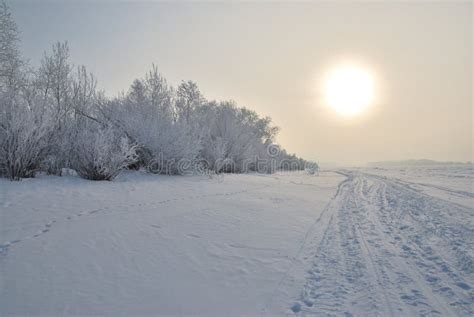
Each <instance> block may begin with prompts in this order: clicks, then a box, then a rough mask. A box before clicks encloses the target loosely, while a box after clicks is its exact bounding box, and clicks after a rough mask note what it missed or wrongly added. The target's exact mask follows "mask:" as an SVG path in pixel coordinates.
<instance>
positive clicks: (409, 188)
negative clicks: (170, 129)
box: [0, 165, 474, 316]
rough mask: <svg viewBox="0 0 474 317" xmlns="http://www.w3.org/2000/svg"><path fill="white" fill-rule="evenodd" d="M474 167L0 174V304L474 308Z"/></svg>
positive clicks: (36, 310) (119, 308)
mask: <svg viewBox="0 0 474 317" xmlns="http://www.w3.org/2000/svg"><path fill="white" fill-rule="evenodd" d="M473 181H474V172H473V169H472V166H469V165H467V166H461V167H453V166H450V167H446V166H441V167H427V168H421V167H410V168H403V167H400V168H389V169H387V168H367V169H359V170H357V169H353V170H338V171H324V172H321V173H320V175H319V176H310V175H306V174H303V173H287V174H275V175H225V176H223V177H213V178H209V177H204V176H193V177H183V176H182V177H171V176H157V175H149V174H145V173H141V172H127V173H123V174H122V175H120V176H119V178H118V179H116V180H115V181H113V182H106V181H104V182H92V181H87V180H83V179H80V178H78V177H74V176H65V177H49V176H42V177H39V178H36V179H27V180H23V181H21V182H9V181H7V180H4V179H2V180H0V206H1V211H0V315H1V316H8V315H30V314H44V315H71V314H80V315H97V314H99V315H110V316H117V315H131V314H133V315H147V314H148V315H152V314H154V315H156V314H160V315H187V314H197V315H212V316H225V315H232V316H235V315H268V316H271V315H287V314H288V315H292V314H301V315H305V314H307V315H310V314H316V315H336V316H351V315H354V316H375V315H379V316H420V315H428V316H430V315H433V316H438V315H439V316H456V315H460V316H469V315H471V316H472V315H473V314H474V290H473V287H474V262H473V259H474V208H473V206H474V189H473Z"/></svg>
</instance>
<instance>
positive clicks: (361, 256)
mask: <svg viewBox="0 0 474 317" xmlns="http://www.w3.org/2000/svg"><path fill="white" fill-rule="evenodd" d="M346 173H349V174H352V176H351V177H349V178H348V180H349V183H348V184H347V185H346V186H343V187H341V193H339V194H338V199H337V200H336V201H335V202H334V203H333V204H331V210H330V211H329V213H331V214H332V217H334V219H331V221H330V222H329V223H328V227H326V228H324V232H325V233H324V236H323V238H322V239H321V242H320V245H319V246H318V248H317V250H316V256H315V258H314V263H313V265H312V267H311V269H310V270H309V272H308V274H307V280H306V282H305V285H304V287H303V290H302V292H301V296H300V299H299V300H298V301H296V303H295V304H294V305H293V306H292V307H291V311H292V312H294V313H297V314H301V315H305V314H320V315H333V314H334V315H345V316H352V315H380V314H382V315H384V316H385V315H392V316H393V315H395V316H397V315H461V316H465V315H466V316H468V315H473V313H474V307H473V305H474V295H473V292H472V288H471V285H472V283H473V282H474V281H473V280H474V277H473V272H471V270H472V269H473V268H472V265H471V264H470V263H472V258H471V256H470V255H472V251H473V250H472V248H469V243H466V241H469V238H471V239H472V238H474V236H473V235H472V232H473V231H470V229H469V228H468V227H466V226H464V225H463V220H462V219H463V218H462V216H463V215H466V214H469V212H470V211H468V210H458V209H459V208H461V207H459V206H458V205H457V204H449V203H448V202H446V201H444V200H438V199H435V198H433V197H431V196H428V195H426V194H424V193H420V192H418V191H415V190H413V189H407V188H404V187H403V186H401V185H400V184H398V183H395V182H391V181H390V179H386V178H385V179H381V178H377V177H371V176H369V175H363V174H356V173H351V172H344V174H346ZM369 184H370V186H369ZM453 209H454V210H457V211H458V212H459V214H456V213H455V212H453V211H452V210H453ZM449 217H452V218H453V219H451V218H449ZM456 248H457V249H456ZM439 252H441V254H438V253H439ZM442 252H446V254H447V255H448V257H446V254H443V253H442ZM463 262H464V263H463ZM463 264H464V265H463ZM291 311H290V312H291Z"/></svg>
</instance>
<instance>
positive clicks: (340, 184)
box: [263, 173, 350, 313]
mask: <svg viewBox="0 0 474 317" xmlns="http://www.w3.org/2000/svg"><path fill="white" fill-rule="evenodd" d="M339 174H341V175H343V176H344V177H346V179H344V180H343V181H341V182H340V183H339V184H338V185H337V190H336V193H335V195H334V196H333V197H332V198H331V200H330V201H329V202H328V203H327V204H326V206H325V207H324V208H323V211H322V212H321V214H320V215H319V217H318V218H316V220H315V221H314V222H313V224H312V225H311V226H310V228H309V229H308V231H306V233H305V235H304V237H303V240H302V242H301V243H300V246H299V248H298V250H297V252H296V254H295V255H294V256H293V259H292V260H291V262H290V265H289V266H288V268H287V269H286V271H285V273H284V274H283V275H282V277H281V278H280V280H279V281H278V283H277V285H276V287H275V288H274V290H273V291H272V293H271V295H270V297H269V300H268V302H267V303H265V305H264V308H263V313H266V312H268V310H270V309H271V307H272V304H273V300H274V297H275V295H276V293H277V292H278V290H279V289H280V287H281V285H282V284H283V282H284V281H285V280H286V279H287V278H288V276H289V275H290V272H291V270H292V269H293V267H294V265H295V262H296V261H297V260H298V259H299V258H300V257H301V253H302V252H303V250H304V248H305V246H306V244H307V242H308V238H309V236H310V235H311V234H312V233H313V232H314V230H315V228H316V225H317V224H318V223H320V222H321V220H322V219H323V217H325V216H326V213H327V211H328V210H329V209H330V206H331V204H332V203H333V202H334V201H335V200H336V198H337V197H338V196H339V194H340V192H341V188H342V187H343V186H344V185H345V184H346V183H348V182H349V181H350V180H349V178H348V176H347V175H345V174H342V173H339ZM294 185H298V184H294ZM331 219H332V218H331ZM330 221H331V220H330ZM313 238H314V237H313Z"/></svg>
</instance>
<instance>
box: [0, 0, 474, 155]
mask: <svg viewBox="0 0 474 317" xmlns="http://www.w3.org/2000/svg"><path fill="white" fill-rule="evenodd" d="M8 4H9V5H10V6H11V9H12V12H13V15H14V17H15V19H16V21H17V23H18V25H19V27H20V29H21V32H22V41H23V43H22V47H23V52H24V55H25V56H26V57H27V58H29V59H30V60H31V62H32V64H34V65H35V64H37V63H38V62H39V60H40V58H41V56H42V55H43V52H44V51H45V50H49V48H50V46H51V44H52V43H54V42H55V41H65V40H67V41H68V42H69V45H70V49H71V57H72V60H73V62H74V63H75V64H85V65H86V66H87V67H88V68H89V69H90V70H91V71H92V72H94V74H95V75H96V76H97V77H98V79H99V86H100V87H101V88H103V89H105V90H106V91H107V93H108V94H109V95H112V94H115V93H117V92H119V91H122V90H125V91H126V90H127V89H128V87H129V85H130V83H131V82H132V80H133V79H134V78H137V77H141V76H143V75H144V73H145V72H146V71H147V70H149V69H150V68H151V64H152V63H155V64H156V65H157V66H158V68H159V69H160V71H161V72H162V73H163V75H164V76H165V77H166V78H167V79H168V81H169V82H170V83H171V84H173V85H177V84H179V82H180V81H181V80H183V79H192V80H194V81H196V82H197V83H198V85H199V87H200V89H201V91H202V92H203V93H204V95H205V96H206V97H207V98H208V99H233V100H235V101H236V102H237V103H238V104H239V105H242V106H246V107H248V108H251V109H254V110H256V111H257V112H258V113H260V114H262V115H269V116H271V117H272V118H273V121H274V123H275V124H276V125H278V126H280V127H281V132H280V134H279V136H278V141H279V142H280V143H281V144H282V145H283V146H284V147H285V148H287V149H288V150H289V151H290V152H296V153H297V154H298V155H301V156H303V157H305V158H310V159H316V160H318V161H322V162H326V161H335V162H341V163H360V162H365V161H378V160H393V159H408V158H429V159H436V160H458V161H467V160H473V130H472V124H473V112H472V106H473V105H472V88H473V86H472V71H473V68H472V66H473V64H472V41H473V38H472V36H473V34H472V9H473V8H472V4H471V3H470V2H457V3H453V2H438V3H428V2H416V3H415V2H409V3H407V2H383V3H380V2H379V3H375V2H365V3H361V2H343V3H341V2H339V3H329V2H309V3H308V2H307V3H289V2H287V3H263V2H251V3H158V2H151V1H148V2H136V1H133V2H132V1H127V2H120V3H117V2H112V1H100V2H99V1H85V2H84V1H83V2H79V1H51V2H47V1H9V2H8ZM341 61H346V62H347V61H350V62H351V63H355V64H357V65H360V66H361V67H364V68H366V69H368V70H369V71H370V72H371V73H373V74H374V78H375V86H376V87H375V88H376V90H375V95H376V96H375V101H374V103H373V105H371V107H370V108H369V109H368V110H367V111H366V112H364V113H363V114H360V115H359V116H356V117H352V118H346V117H341V116H339V115H337V114H335V113H334V111H332V110H331V109H330V108H328V106H327V105H326V104H325V102H324V99H323V98H322V95H321V89H320V88H321V87H322V86H323V85H324V83H323V80H322V78H323V77H324V76H325V74H326V73H327V72H328V71H330V70H331V69H333V68H334V67H337V65H338V63H340V62H341Z"/></svg>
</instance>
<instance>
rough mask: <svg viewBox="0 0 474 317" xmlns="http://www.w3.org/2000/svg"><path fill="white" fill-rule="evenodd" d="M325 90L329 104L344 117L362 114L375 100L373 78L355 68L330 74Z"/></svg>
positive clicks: (342, 68)
mask: <svg viewBox="0 0 474 317" xmlns="http://www.w3.org/2000/svg"><path fill="white" fill-rule="evenodd" d="M324 89H325V97H326V102H327V104H328V105H329V106H331V107H332V108H333V109H334V110H335V111H336V112H337V113H339V114H341V115H344V116H352V115H355V114H358V113H360V112H362V111H363V110H365V109H366V108H367V106H369V105H370V103H371V102H372V101H373V99H374V83H373V79H372V76H371V75H370V73H369V72H368V71H366V70H364V69H362V68H358V67H354V66H345V67H339V68H336V69H335V70H333V71H332V72H330V73H329V76H328V78H327V80H326V85H325V87H324Z"/></svg>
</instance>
